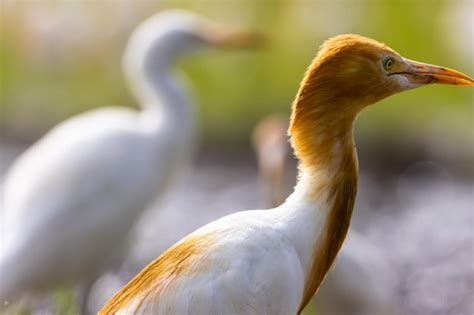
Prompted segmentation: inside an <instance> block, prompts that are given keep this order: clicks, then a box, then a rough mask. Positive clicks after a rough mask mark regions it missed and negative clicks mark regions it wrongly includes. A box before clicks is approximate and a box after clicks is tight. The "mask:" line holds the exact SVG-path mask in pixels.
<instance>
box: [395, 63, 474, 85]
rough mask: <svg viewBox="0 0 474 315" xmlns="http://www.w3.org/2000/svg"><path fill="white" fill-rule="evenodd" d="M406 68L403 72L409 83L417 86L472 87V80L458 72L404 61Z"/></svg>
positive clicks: (473, 83)
mask: <svg viewBox="0 0 474 315" xmlns="http://www.w3.org/2000/svg"><path fill="white" fill-rule="evenodd" d="M405 63H406V65H407V68H406V70H405V71H403V74H405V75H406V76H407V77H408V78H409V79H410V81H412V82H413V83H418V84H429V83H441V84H455V85H474V80H473V79H471V78H470V77H469V76H467V75H465V74H464V73H461V72H459V71H456V70H453V69H449V68H446V67H440V66H435V65H430V64H426V63H421V62H417V61H413V60H409V59H405Z"/></svg>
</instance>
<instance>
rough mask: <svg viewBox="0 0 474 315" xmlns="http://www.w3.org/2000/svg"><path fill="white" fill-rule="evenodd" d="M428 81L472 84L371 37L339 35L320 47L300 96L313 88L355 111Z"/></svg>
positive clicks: (448, 70)
mask: <svg viewBox="0 0 474 315" xmlns="http://www.w3.org/2000/svg"><path fill="white" fill-rule="evenodd" d="M305 83H306V84H305ZM431 83H443V84H458V85H474V81H473V80H472V79H471V78H469V77H468V76H466V75H465V74H462V73H460V72H458V71H455V70H452V69H448V68H445V67H439V66H434V65H429V64H423V63H419V62H415V61H411V60H408V59H405V58H403V57H402V56H400V54H398V53H397V52H396V51H394V50H393V49H391V48H390V47H388V46H387V45H385V44H382V43H379V42H377V41H375V40H373V39H370V38H366V37H362V36H359V35H351V34H350V35H339V36H336V37H333V38H331V39H329V40H327V41H326V42H325V43H324V44H323V45H322V46H321V49H320V51H319V53H318V55H317V56H316V58H315V59H314V61H313V63H312V65H311V66H310V68H309V69H308V73H307V75H306V78H305V80H304V82H303V85H302V90H301V91H300V97H303V98H305V97H309V96H311V95H312V94H315V92H316V91H317V92H318V93H317V94H318V95H319V96H318V97H322V98H323V100H325V103H326V104H328V105H332V104H335V105H337V104H344V108H339V109H341V110H344V111H354V110H355V111H356V112H358V111H360V109H362V108H363V107H365V106H367V105H370V104H373V103H375V102H377V101H379V100H381V99H383V98H385V97H388V96H390V95H392V94H395V93H398V92H401V91H404V90H408V89H412V88H416V87H419V86H423V85H426V84H431ZM347 106H350V108H347Z"/></svg>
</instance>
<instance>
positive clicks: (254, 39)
mask: <svg viewBox="0 0 474 315" xmlns="http://www.w3.org/2000/svg"><path fill="white" fill-rule="evenodd" d="M205 37H206V41H207V42H208V43H209V44H210V45H214V46H219V47H224V48H256V47H259V46H262V44H263V43H264V41H265V37H264V36H263V34H261V33H259V32H256V31H251V30H245V29H234V28H215V29H211V30H209V31H208V32H206V34H205Z"/></svg>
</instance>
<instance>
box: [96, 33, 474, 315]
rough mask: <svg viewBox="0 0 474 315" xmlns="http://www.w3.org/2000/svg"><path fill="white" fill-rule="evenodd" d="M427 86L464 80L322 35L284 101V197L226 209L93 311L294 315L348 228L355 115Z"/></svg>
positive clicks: (355, 39) (359, 42) (356, 41)
mask: <svg viewBox="0 0 474 315" xmlns="http://www.w3.org/2000/svg"><path fill="white" fill-rule="evenodd" d="M434 82H438V83H450V84H463V85H474V81H473V80H472V79H471V78H469V77H467V76H466V75H464V74H461V73H459V72H457V71H454V70H450V69H446V68H440V67H435V66H431V65H424V64H419V63H415V62H412V61H408V60H406V59H404V58H402V57H401V56H400V55H398V54H397V53H396V52H394V51H393V50H392V49H390V48H389V47H387V46H386V45H384V44H381V43H379V42H376V41H374V40H372V39H368V38H364V37H362V36H358V35H341V36H337V37H335V38H332V39H330V40H328V41H326V42H325V44H323V46H322V48H321V50H320V52H319V53H318V55H317V56H316V58H315V59H314V61H313V63H312V64H311V66H310V67H309V68H308V71H307V73H306V75H305V78H304V79H303V82H302V84H301V86H300V89H299V91H298V93H297V96H296V99H295V102H294V104H293V110H292V117H291V123H290V128H289V132H290V135H291V143H292V146H293V149H294V151H295V154H296V156H297V157H298V159H299V180H298V183H297V185H296V187H295V190H294V192H293V193H292V194H291V195H290V197H289V198H288V199H287V200H286V201H285V202H284V203H283V204H282V205H280V206H279V207H276V208H274V209H270V210H250V211H244V212H240V213H237V214H233V215H230V216H227V217H224V218H222V219H219V220H217V221H215V222H213V223H210V224H209V225H207V226H205V227H203V228H201V229H199V230H197V231H196V232H194V233H191V234H190V235H188V236H187V237H185V238H184V239H182V240H181V241H179V242H178V243H177V244H176V245H174V246H172V247H171V248H170V249H168V250H167V251H165V252H164V253H163V254H162V255H160V256H159V257H158V258H157V259H156V260H155V261H153V262H152V263H150V264H149V265H148V266H147V267H145V268H144V269H143V270H142V272H140V273H139V274H138V275H137V276H136V277H135V278H133V279H132V280H131V281H130V282H129V283H128V284H127V285H126V286H124V287H123V288H122V289H121V290H120V291H119V292H118V293H117V294H116V295H115V296H114V297H113V298H112V299H110V300H109V301H108V302H107V303H106V305H105V306H104V307H103V308H102V310H101V311H100V312H99V314H161V315H163V314H300V313H301V312H302V310H303V308H304V307H305V306H306V304H307V303H308V301H309V300H310V299H311V298H312V297H313V295H314V294H315V292H316V291H317V289H318V287H319V286H320V284H321V282H322V281H323V279H324V277H325V275H326V273H327V271H328V270H329V269H330V267H331V266H332V264H333V262H334V259H335V257H336V255H337V253H338V251H339V249H340V248H341V246H342V243H343V241H344V238H345V236H346V233H347V230H348V228H349V224H350V219H351V214H352V208H353V205H354V200H355V194H356V188H357V174H358V166H357V156H356V152H355V145H354V138H353V123H354V120H355V118H356V116H357V114H358V113H359V112H360V111H361V110H362V109H363V108H364V107H366V106H368V105H370V104H373V103H375V102H377V101H378V100H380V99H382V98H384V97H387V96H389V95H392V94H394V93H396V92H400V91H403V90H406V89H409V88H414V87H417V86H421V85H424V84H428V83H434ZM361 285H362V284H361Z"/></svg>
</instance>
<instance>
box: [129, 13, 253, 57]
mask: <svg viewBox="0 0 474 315" xmlns="http://www.w3.org/2000/svg"><path fill="white" fill-rule="evenodd" d="M261 39H262V37H261V36H260V35H259V34H257V33H255V32H252V31H249V30H244V29H238V28H234V27H228V26H224V25H219V24H218V23H215V22H213V21H211V20H208V19H206V18H203V17H201V16H198V15H196V14H193V13H191V12H187V11H182V10H167V11H164V12H160V13H158V14H156V15H154V16H152V17H150V18H148V19H147V20H145V21H144V22H142V23H141V24H140V25H139V26H138V27H137V28H136V29H135V31H134V33H133V34H132V36H131V37H130V40H129V42H128V45H127V49H126V52H125V55H124V61H125V62H126V63H127V62H129V63H132V64H133V63H134V60H146V63H147V66H149V65H150V64H153V63H155V62H166V63H171V62H173V61H174V60H175V59H176V58H178V57H180V56H182V55H185V54H189V53H194V52H197V51H199V50H201V49H202V48H206V47H220V48H226V47H229V48H245V47H252V46H255V45H257V44H258V43H259V42H261Z"/></svg>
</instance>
